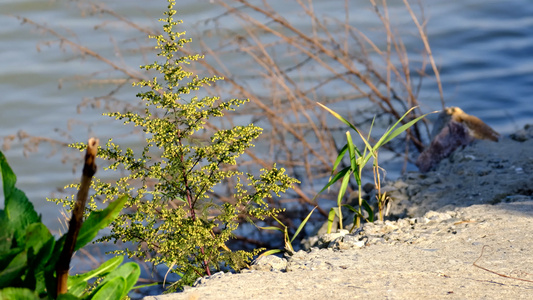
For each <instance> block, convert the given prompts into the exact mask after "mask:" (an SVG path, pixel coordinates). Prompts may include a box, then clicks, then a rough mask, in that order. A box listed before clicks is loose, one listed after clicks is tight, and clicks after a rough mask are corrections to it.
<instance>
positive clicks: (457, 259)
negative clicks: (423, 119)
mask: <svg viewBox="0 0 533 300" xmlns="http://www.w3.org/2000/svg"><path fill="white" fill-rule="evenodd" d="M532 137H533V128H526V129H524V130H522V131H519V132H517V133H516V134H515V135H512V137H503V138H502V139H501V140H500V142H498V143H494V142H490V141H478V142H476V143H475V144H474V145H472V146H469V147H466V148H464V149H461V150H458V151H456V152H454V153H453V154H452V156H450V158H448V159H445V160H443V161H442V162H441V163H440V164H439V166H438V167H437V169H436V170H434V171H431V172H428V173H426V174H420V173H410V174H407V175H405V176H404V177H403V178H402V179H400V180H399V181H397V182H395V183H392V184H391V186H392V187H394V188H395V189H396V190H395V191H394V192H393V195H394V196H393V198H394V199H395V202H394V207H393V213H395V214H396V215H398V216H400V217H405V218H406V219H403V220H399V221H397V222H387V223H385V224H382V225H380V226H377V227H374V225H371V226H369V227H368V228H366V229H365V231H368V232H371V231H372V234H373V236H374V237H375V236H376V234H377V236H378V237H379V238H378V239H375V238H374V239H373V241H377V242H372V243H370V242H369V243H367V244H366V245H365V246H363V247H360V248H359V247H352V248H350V247H348V249H347V250H338V249H339V247H337V248H329V249H322V250H318V249H314V250H313V251H312V252H311V253H303V254H301V255H295V257H293V258H290V259H289V260H288V267H287V270H290V271H286V272H281V271H259V270H248V271H245V272H243V273H240V274H215V275H214V276H212V278H204V279H202V280H201V281H200V282H199V284H198V286H196V287H193V288H188V289H186V290H185V291H184V292H182V293H176V294H170V295H161V296H151V297H145V298H144V299H146V300H155V299H166V300H170V299H327V298H330V299H359V298H366V299H531V298H532V297H533V247H532V246H533V230H532V225H533V201H532V194H533V139H532ZM428 211H436V212H435V213H433V212H430V213H429V214H427V212H428ZM424 215H425V216H426V218H421V216H424ZM364 234H365V233H364V232H363V233H359V235H360V236H364ZM341 248H342V247H341ZM296 256H298V258H297V259H296ZM474 263H476V264H474ZM291 264H292V266H298V267H292V268H291V267H290V266H291Z"/></svg>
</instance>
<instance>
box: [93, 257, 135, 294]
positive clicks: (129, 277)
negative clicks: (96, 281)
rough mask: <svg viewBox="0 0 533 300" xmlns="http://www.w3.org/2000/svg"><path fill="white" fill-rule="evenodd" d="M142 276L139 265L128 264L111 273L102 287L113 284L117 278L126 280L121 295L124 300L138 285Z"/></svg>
mask: <svg viewBox="0 0 533 300" xmlns="http://www.w3.org/2000/svg"><path fill="white" fill-rule="evenodd" d="M140 275H141V268H140V267H139V265H138V264H136V263H134V262H128V263H125V264H123V265H122V266H120V267H119V268H118V269H115V270H114V271H112V272H111V273H109V274H108V275H107V276H106V277H105V279H104V280H103V281H102V283H100V285H106V284H107V283H108V282H112V281H113V280H115V279H116V278H123V279H124V280H125V285H124V289H123V293H122V295H121V298H122V297H124V296H126V295H127V294H128V292H129V291H130V290H131V289H132V288H133V286H134V285H135V283H137V279H139V276H140Z"/></svg>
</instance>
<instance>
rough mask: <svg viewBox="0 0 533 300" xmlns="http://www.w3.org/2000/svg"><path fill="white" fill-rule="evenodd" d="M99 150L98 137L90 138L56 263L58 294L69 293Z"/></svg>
mask: <svg viewBox="0 0 533 300" xmlns="http://www.w3.org/2000/svg"><path fill="white" fill-rule="evenodd" d="M97 152H98V139H95V138H91V139H89V142H88V143H87V152H86V154H85V165H84V166H83V172H82V176H81V184H80V189H79V191H78V196H77V199H76V203H75V204H74V209H73V210H72V217H71V218H70V222H69V229H68V233H67V238H66V240H65V244H64V245H63V250H61V254H60V256H59V259H58V261H57V264H56V278H57V295H61V294H66V293H67V279H68V270H69V267H70V260H71V258H72V253H73V252H74V249H75V247H76V240H77V238H78V233H79V232H80V228H81V225H82V224H83V212H84V210H85V203H86V202H87V198H88V195H89V187H90V186H91V180H92V177H93V176H94V174H95V173H96V164H95V158H96V153H97Z"/></svg>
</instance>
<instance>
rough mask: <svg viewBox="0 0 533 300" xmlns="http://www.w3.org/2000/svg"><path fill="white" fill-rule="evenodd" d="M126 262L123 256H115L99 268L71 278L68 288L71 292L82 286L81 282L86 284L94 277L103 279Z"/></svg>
mask: <svg viewBox="0 0 533 300" xmlns="http://www.w3.org/2000/svg"><path fill="white" fill-rule="evenodd" d="M123 260H124V257H123V256H115V257H113V258H111V259H109V260H107V261H106V262H104V263H102V264H101V265H100V266H99V267H98V268H96V269H94V270H91V271H89V272H87V273H84V274H79V275H74V276H69V277H68V280H67V288H68V289H69V290H70V288H72V287H74V286H76V285H78V284H80V282H85V281H87V280H89V279H91V278H94V277H101V276H104V275H106V274H108V273H111V272H112V271H113V270H115V269H116V268H117V267H118V266H120V264H121V263H122V261H123Z"/></svg>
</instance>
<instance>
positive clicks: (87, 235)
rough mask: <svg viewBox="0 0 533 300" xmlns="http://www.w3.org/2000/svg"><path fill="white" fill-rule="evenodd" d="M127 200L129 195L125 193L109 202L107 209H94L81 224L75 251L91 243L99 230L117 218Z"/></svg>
mask: <svg viewBox="0 0 533 300" xmlns="http://www.w3.org/2000/svg"><path fill="white" fill-rule="evenodd" d="M127 200H128V195H123V196H122V197H120V198H118V199H117V200H115V201H113V202H111V203H109V205H108V206H107V208H106V209H104V210H101V211H93V212H92V213H91V214H90V215H89V217H88V218H87V220H85V222H83V225H82V226H81V229H80V233H79V234H78V240H77V241H76V247H75V248H74V251H76V250H78V249H80V248H81V247H83V246H85V245H87V244H88V243H90V242H91V241H92V240H93V239H94V238H95V237H96V235H97V234H98V231H99V230H101V229H104V228H105V227H107V226H108V225H109V224H111V222H113V221H114V220H115V219H116V218H117V216H118V214H119V213H120V211H121V210H122V208H123V207H124V204H125V203H126V201H127Z"/></svg>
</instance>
